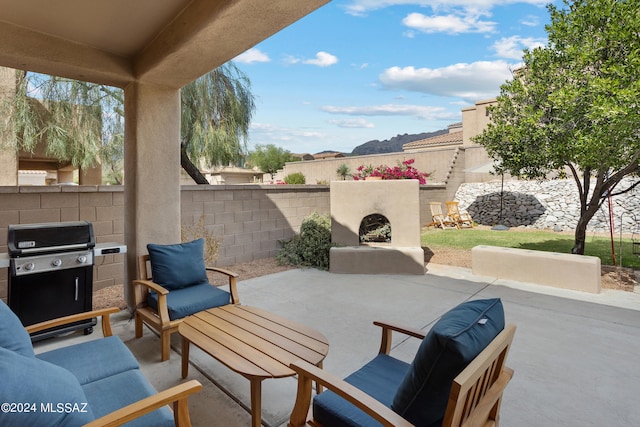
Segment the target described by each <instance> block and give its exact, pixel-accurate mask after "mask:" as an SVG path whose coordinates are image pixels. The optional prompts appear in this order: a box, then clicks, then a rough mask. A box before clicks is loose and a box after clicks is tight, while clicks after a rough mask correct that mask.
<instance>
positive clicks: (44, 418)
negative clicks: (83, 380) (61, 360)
mask: <svg viewBox="0 0 640 427" xmlns="http://www.w3.org/2000/svg"><path fill="white" fill-rule="evenodd" d="M0 378H2V380H1V381H2V386H0V402H9V403H15V404H16V405H19V404H22V405H23V406H22V407H21V408H18V407H16V408H15V409H16V412H7V411H4V410H3V411H0V425H1V426H3V427H13V426H15V427H24V426H30V427H50V426H59V427H67V426H69V427H76V426H82V425H84V424H86V423H88V422H91V421H93V420H94V414H93V412H92V408H91V405H90V404H88V400H87V397H86V395H85V393H84V391H83V390H82V387H81V386H80V383H78V380H77V379H76V377H75V376H73V374H72V373H71V372H69V371H67V370H66V369H64V368H61V367H59V366H56V365H53V364H51V363H48V362H45V361H44V360H40V359H37V358H35V357H28V356H23V355H22V354H20V353H18V352H15V351H10V350H7V349H5V348H0ZM24 404H28V405H27V406H24ZM59 405H62V406H59ZM9 409H11V407H9ZM18 409H21V410H18ZM26 409H28V411H26Z"/></svg>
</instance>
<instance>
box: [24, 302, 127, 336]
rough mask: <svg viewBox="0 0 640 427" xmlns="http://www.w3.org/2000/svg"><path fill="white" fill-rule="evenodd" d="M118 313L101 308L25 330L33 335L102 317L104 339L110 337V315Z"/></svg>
mask: <svg viewBox="0 0 640 427" xmlns="http://www.w3.org/2000/svg"><path fill="white" fill-rule="evenodd" d="M119 311H120V309H119V308H117V307H110V308H103V309H101V310H93V311H87V312H84V313H78V314H72V315H70V316H64V317H58V318H57V319H51V320H47V321H44V322H40V323H35V324H33V325H29V326H26V327H25V329H26V330H27V332H28V333H30V334H33V333H35V332H40V331H44V330H45V329H50V328H55V327H57V326H62V325H67V324H69V323H73V322H79V321H82V320H87V319H92V318H94V317H99V316H100V317H102V334H103V335H104V336H105V337H110V336H111V335H112V332H111V318H110V317H109V316H110V315H111V314H114V313H118V312H119Z"/></svg>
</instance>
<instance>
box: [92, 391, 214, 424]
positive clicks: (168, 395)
mask: <svg viewBox="0 0 640 427" xmlns="http://www.w3.org/2000/svg"><path fill="white" fill-rule="evenodd" d="M201 389H202V384H200V383H199V382H198V381H196V380H191V381H187V382H185V383H182V384H179V385H177V386H175V387H171V388H169V389H167V390H163V391H161V392H160V393H158V394H155V395H153V396H149V397H147V398H145V399H142V400H139V401H137V402H135V403H132V404H131V405H127V406H125V407H124V408H121V409H118V410H117V411H114V412H111V413H110V414H107V415H105V416H103V417H100V418H98V419H97V420H94V421H92V422H90V423H89V424H85V427H98V426H101V427H110V426H114V427H115V426H119V425H122V424H124V423H127V422H129V421H131V420H134V419H136V418H139V417H141V416H143V415H145V414H148V413H150V412H153V411H155V410H156V409H159V408H162V407H163V406H165V405H168V404H170V403H173V416H174V418H175V420H176V425H177V426H178V425H179V426H180V427H182V426H190V425H191V421H190V419H189V407H188V406H187V400H188V398H189V396H190V395H191V394H193V393H195V392H198V391H200V390H201Z"/></svg>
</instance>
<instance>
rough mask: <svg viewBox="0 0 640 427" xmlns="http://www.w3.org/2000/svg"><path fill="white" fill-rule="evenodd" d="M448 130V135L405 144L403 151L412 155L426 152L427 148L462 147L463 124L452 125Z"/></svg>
mask: <svg viewBox="0 0 640 427" xmlns="http://www.w3.org/2000/svg"><path fill="white" fill-rule="evenodd" d="M448 129H449V132H448V133H445V134H442V135H438V136H433V137H431V138H425V139H420V140H417V141H413V142H409V143H408V144H404V145H403V146H402V151H404V152H405V153H411V152H413V151H419V150H420V151H421V150H424V149H425V148H432V147H444V146H450V145H462V144H463V138H462V122H458V123H453V124H450V125H449V126H448Z"/></svg>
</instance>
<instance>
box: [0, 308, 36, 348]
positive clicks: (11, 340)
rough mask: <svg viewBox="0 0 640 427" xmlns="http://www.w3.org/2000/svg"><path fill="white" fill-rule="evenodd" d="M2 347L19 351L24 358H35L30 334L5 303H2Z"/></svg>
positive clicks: (0, 334) (0, 314)
mask: <svg viewBox="0 0 640 427" xmlns="http://www.w3.org/2000/svg"><path fill="white" fill-rule="evenodd" d="M0 347H2V348H6V349H7V350H11V351H17V352H18V353H20V354H22V355H23V356H27V357H35V355H34V353H33V345H31V338H30V337H29V334H28V333H27V331H26V330H25V329H24V326H23V325H22V322H21V321H20V319H18V316H16V314H15V313H14V312H13V311H11V309H10V308H9V306H8V305H7V304H5V303H4V301H0Z"/></svg>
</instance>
